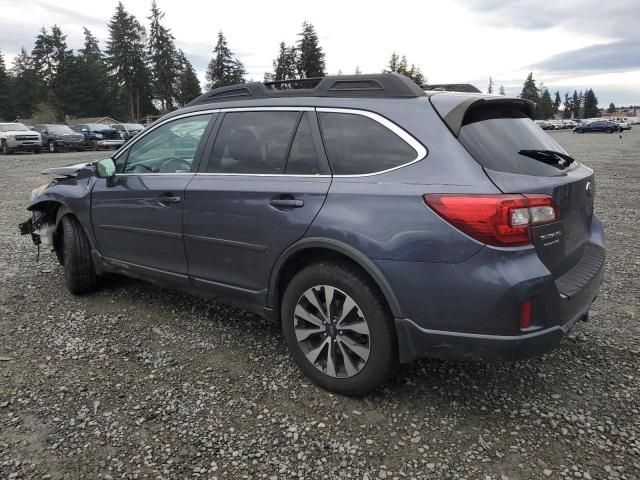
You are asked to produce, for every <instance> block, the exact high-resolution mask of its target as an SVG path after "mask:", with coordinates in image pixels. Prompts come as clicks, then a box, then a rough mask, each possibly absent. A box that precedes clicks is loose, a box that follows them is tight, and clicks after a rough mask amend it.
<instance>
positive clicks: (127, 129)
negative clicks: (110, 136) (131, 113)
mask: <svg viewBox="0 0 640 480" xmlns="http://www.w3.org/2000/svg"><path fill="white" fill-rule="evenodd" d="M109 126H110V127H111V128H114V129H116V130H118V132H120V133H121V134H122V138H124V139H125V140H129V139H130V138H132V137H135V136H136V135H137V134H139V133H140V132H142V131H143V130H144V126H143V125H140V124H139V123H112V124H111V125H109Z"/></svg>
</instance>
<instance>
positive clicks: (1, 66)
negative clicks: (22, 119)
mask: <svg viewBox="0 0 640 480" xmlns="http://www.w3.org/2000/svg"><path fill="white" fill-rule="evenodd" d="M11 87H12V82H11V78H10V77H9V73H8V72H7V65H6V64H5V63H4V55H3V54H2V51H0V120H1V121H9V120H13V118H11V117H12V116H13V111H12V109H11V104H12V98H11Z"/></svg>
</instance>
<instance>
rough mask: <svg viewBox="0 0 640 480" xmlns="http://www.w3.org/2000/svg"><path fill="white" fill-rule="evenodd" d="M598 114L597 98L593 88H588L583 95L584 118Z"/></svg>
mask: <svg viewBox="0 0 640 480" xmlns="http://www.w3.org/2000/svg"><path fill="white" fill-rule="evenodd" d="M599 114H600V110H599V109H598V98H597V97H596V95H595V93H593V90H592V89H589V90H587V92H586V93H585V95H584V118H593V117H597V116H598V115H599Z"/></svg>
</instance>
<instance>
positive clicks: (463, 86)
mask: <svg viewBox="0 0 640 480" xmlns="http://www.w3.org/2000/svg"><path fill="white" fill-rule="evenodd" d="M422 89H423V90H435V91H441V92H465V93H482V92H481V91H480V90H478V88H477V87H475V86H474V85H471V84H470V83H434V84H432V85H422Z"/></svg>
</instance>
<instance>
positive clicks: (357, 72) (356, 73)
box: [353, 65, 362, 75]
mask: <svg viewBox="0 0 640 480" xmlns="http://www.w3.org/2000/svg"><path fill="white" fill-rule="evenodd" d="M353 74H354V75H362V70H360V67H359V66H358V65H356V70H355V71H354V72H353Z"/></svg>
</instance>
